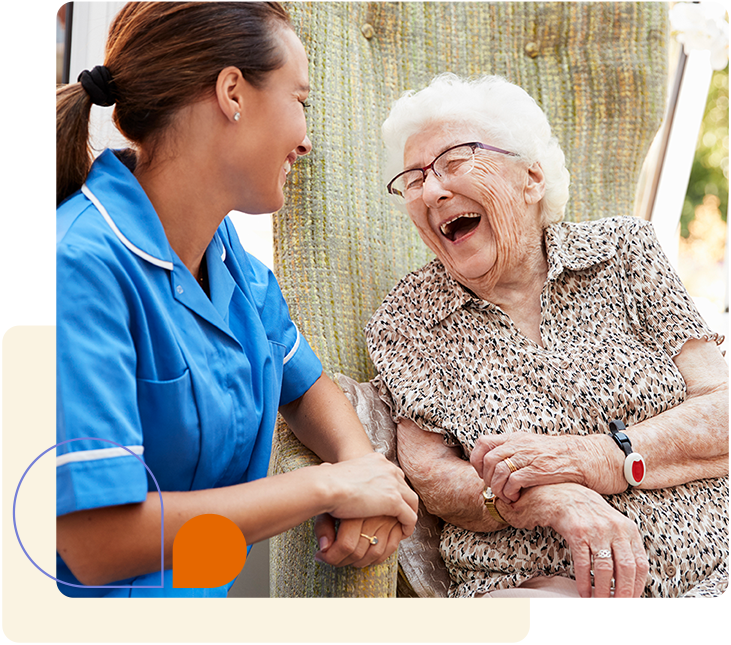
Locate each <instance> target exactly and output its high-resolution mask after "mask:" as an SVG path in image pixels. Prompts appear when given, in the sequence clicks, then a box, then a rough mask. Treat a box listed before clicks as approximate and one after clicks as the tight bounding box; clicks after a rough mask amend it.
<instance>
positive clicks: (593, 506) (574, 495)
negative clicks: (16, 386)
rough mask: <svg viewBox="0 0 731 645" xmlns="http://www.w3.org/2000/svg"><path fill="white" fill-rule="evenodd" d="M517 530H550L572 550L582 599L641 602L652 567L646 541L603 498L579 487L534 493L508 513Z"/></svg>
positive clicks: (548, 488)
mask: <svg viewBox="0 0 731 645" xmlns="http://www.w3.org/2000/svg"><path fill="white" fill-rule="evenodd" d="M505 516H506V519H507V520H508V521H509V522H510V523H511V524H512V525H513V526H515V527H518V528H527V529H531V528H534V527H535V526H550V527H551V528H552V529H553V530H554V531H556V532H557V533H558V534H560V535H561V536H562V537H563V538H564V539H565V540H566V542H567V544H568V546H569V548H570V549H571V558H572V560H573V563H574V576H575V578H576V585H577V587H578V591H579V594H580V595H581V596H582V598H589V597H591V595H592V575H591V574H592V571H593V573H594V576H593V585H594V589H593V591H594V596H595V597H597V598H608V597H609V596H610V595H612V594H611V588H612V580H614V597H615V598H631V597H639V596H640V595H641V594H642V591H643V589H644V587H645V583H646V580H647V574H648V572H649V564H648V561H647V555H646V554H645V549H644V545H643V542H642V536H641V535H640V532H639V530H638V528H637V526H636V525H635V524H634V522H632V521H630V520H629V519H628V518H627V517H625V516H624V515H622V514H621V513H620V512H619V511H617V510H616V509H615V508H614V507H612V506H611V505H610V504H609V503H608V502H607V501H606V500H605V499H604V498H603V497H602V496H601V495H599V494H598V493H596V492H595V491H593V490H590V489H588V488H586V487H585V486H579V485H577V484H553V485H549V486H537V487H534V488H530V489H528V490H527V491H525V493H524V494H523V496H522V497H521V499H520V500H519V502H518V503H516V504H515V505H510V506H508V508H506V509H505Z"/></svg>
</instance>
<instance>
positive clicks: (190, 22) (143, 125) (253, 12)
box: [56, 2, 291, 205]
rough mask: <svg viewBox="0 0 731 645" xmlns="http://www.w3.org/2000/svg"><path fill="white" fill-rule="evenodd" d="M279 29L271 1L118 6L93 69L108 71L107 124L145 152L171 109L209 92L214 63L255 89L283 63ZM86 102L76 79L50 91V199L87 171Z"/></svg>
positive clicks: (67, 191)
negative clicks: (100, 66) (100, 64)
mask: <svg viewBox="0 0 731 645" xmlns="http://www.w3.org/2000/svg"><path fill="white" fill-rule="evenodd" d="M282 27H291V23H290V19H289V15H288V14H287V12H286V10H285V9H284V8H283V7H282V5H280V4H279V3H278V2H130V3H128V4H126V5H125V6H124V7H123V8H122V10H121V11H120V12H119V14H118V15H117V16H116V18H115V19H114V21H113V22H112V25H111V27H110V29H109V36H108V38H107V45H106V54H105V60H104V67H105V68H106V70H103V73H102V74H101V76H102V77H104V76H105V75H107V74H108V75H110V76H111V81H110V82H109V83H108V84H106V83H102V85H103V86H104V89H108V90H109V92H107V94H111V96H112V100H110V101H109V102H110V103H114V104H115V107H114V116H113V119H114V123H115V125H116V126H117V128H118V129H119V131H120V132H121V133H122V134H123V135H124V136H125V137H126V138H127V139H129V141H131V142H132V143H134V144H137V145H140V146H141V145H144V146H145V151H146V153H147V156H148V158H149V157H150V156H151V155H152V153H153V151H154V149H155V148H156V146H157V145H158V144H159V143H160V141H161V139H162V137H163V136H164V134H165V132H166V130H167V128H168V126H170V124H171V123H172V121H173V117H174V116H175V114H176V113H177V112H178V110H180V108H182V107H184V106H186V105H189V104H191V103H193V102H195V101H197V100H200V99H202V98H204V97H205V96H206V95H207V94H209V93H210V94H213V93H214V92H215V84H216V80H217V78H218V74H219V72H220V71H221V70H222V69H224V68H225V67H228V66H235V67H238V68H239V69H240V70H241V73H242V75H243V76H244V78H245V79H246V80H247V81H249V82H250V83H251V84H252V85H254V86H255V87H261V86H262V85H263V84H264V82H265V79H266V76H267V74H268V73H269V72H271V71H273V70H275V69H278V68H280V67H281V66H282V65H284V62H285V61H284V54H283V52H282V50H281V48H280V46H279V41H278V38H277V30H278V29H281V28H282ZM107 70H108V71H107ZM94 78H96V79H97V80H98V79H99V78H100V76H99V74H96V75H95V76H94ZM107 85H108V87H107ZM102 93H104V92H102ZM92 102H93V101H92V98H91V96H90V94H89V93H88V92H87V90H85V89H84V88H83V87H82V84H81V83H78V82H77V83H72V84H69V85H65V86H62V87H59V88H58V89H57V91H56V204H57V205H58V204H60V203H61V202H62V201H63V200H64V199H66V198H67V197H68V196H70V195H71V194H72V193H74V192H75V191H76V190H78V189H79V188H80V187H81V185H82V184H83V183H84V181H85V180H86V176H87V175H88V173H89V169H90V167H91V162H92V155H91V150H90V147H89V115H90V110H91V106H92ZM97 103H98V100H97ZM99 104H104V103H99Z"/></svg>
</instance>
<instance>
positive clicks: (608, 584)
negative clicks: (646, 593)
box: [470, 432, 649, 598]
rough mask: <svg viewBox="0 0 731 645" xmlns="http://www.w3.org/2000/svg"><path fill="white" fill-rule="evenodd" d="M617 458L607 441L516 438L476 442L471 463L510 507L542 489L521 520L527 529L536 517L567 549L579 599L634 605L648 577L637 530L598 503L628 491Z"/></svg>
mask: <svg viewBox="0 0 731 645" xmlns="http://www.w3.org/2000/svg"><path fill="white" fill-rule="evenodd" d="M615 453H617V454H619V455H620V456H621V453H619V451H618V450H617V447H616V446H615V444H614V441H613V440H612V439H611V437H609V436H608V435H594V436H590V437H584V436H572V435H561V436H550V435H534V434H531V433H527V432H515V433H511V434H504V435H484V436H482V437H480V438H479V439H478V440H477V443H476V445H475V448H474V449H473V451H472V453H471V455H470V463H471V464H472V466H473V467H474V468H475V470H476V471H477V473H478V475H479V476H480V477H481V478H482V479H483V481H484V482H485V485H486V487H488V488H490V489H491V490H492V492H493V493H494V495H495V496H496V497H498V498H500V499H502V500H503V501H504V502H505V503H507V504H512V503H514V502H517V501H518V500H519V499H520V498H521V494H522V493H524V492H526V491H527V490H528V489H534V490H535V487H541V490H540V495H537V499H536V500H535V503H533V501H534V500H533V499H531V500H528V502H529V504H530V506H531V507H532V508H533V511H532V512H528V513H523V514H521V515H523V516H524V517H525V518H526V520H528V524H532V523H533V522H534V521H535V518H536V515H535V513H541V515H542V516H543V517H544V519H542V521H541V522H540V524H541V525H543V526H550V527H551V528H553V529H554V530H555V531H556V532H557V533H559V534H560V535H561V536H563V537H564V539H565V540H566V541H567V542H568V545H569V547H570V549H571V554H572V558H573V563H574V574H575V576H576V583H577V587H578V590H579V593H580V594H581V595H582V596H584V597H590V596H591V595H592V587H593V595H594V596H595V597H599V598H607V597H610V596H614V597H617V598H629V597H639V596H640V595H641V594H642V590H643V589H644V586H645V582H646V578H647V574H648V571H649V563H648V559H647V555H646V553H645V549H644V546H643V542H642V536H641V535H640V532H639V530H638V528H637V526H636V525H635V524H634V523H633V522H632V521H630V520H629V519H628V518H627V517H625V516H624V515H622V514H621V513H620V512H619V511H617V510H616V509H615V508H614V507H613V506H611V505H610V504H609V503H608V502H607V501H606V500H605V499H604V498H603V497H602V495H610V494H613V493H619V492H622V491H624V490H625V489H626V488H627V482H626V481H625V480H624V478H623V477H622V475H621V472H622V467H621V463H620V465H619V467H617V465H616V464H615V463H614V462H615V461H616V457H617V455H616V454H615ZM552 485H553V486H552ZM536 492H537V491H536ZM529 496H530V495H528V496H527V497H529ZM541 507H542V508H541ZM557 511H558V512H557ZM528 518H533V522H532V521H530V520H529V519H528ZM512 523H513V525H516V524H515V521H514V520H513V521H512ZM523 528H530V526H528V525H526V526H525V527H523Z"/></svg>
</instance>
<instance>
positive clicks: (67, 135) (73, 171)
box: [56, 83, 92, 206]
mask: <svg viewBox="0 0 731 645" xmlns="http://www.w3.org/2000/svg"><path fill="white" fill-rule="evenodd" d="M90 113H91V99H90V98H89V95H88V94H87V93H86V92H85V91H84V89H83V88H82V87H81V83H74V84H72V85H64V86H62V87H59V88H58V89H57V90H56V206H58V205H59V204H61V202H62V201H64V200H65V199H66V198H67V197H69V196H70V195H72V194H73V193H75V192H76V191H77V190H79V188H81V186H82V184H83V183H84V182H85V181H86V176H87V175H88V174H89V169H90V168H91V162H92V156H91V148H90V147H89V115H90Z"/></svg>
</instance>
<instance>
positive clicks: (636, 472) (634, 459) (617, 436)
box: [609, 419, 646, 486]
mask: <svg viewBox="0 0 731 645" xmlns="http://www.w3.org/2000/svg"><path fill="white" fill-rule="evenodd" d="M626 429H627V427H626V426H625V425H624V423H622V421H620V420H619V419H615V420H614V421H610V422H609V433H610V434H611V435H612V439H614V441H615V443H616V444H617V445H618V446H619V447H620V448H621V450H622V452H623V453H624V478H625V479H626V480H627V483H628V484H630V485H631V486H639V485H640V484H641V483H642V482H643V480H644V479H645V473H646V467H645V460H644V459H643V457H642V455H641V454H639V453H638V452H635V451H634V450H632V442H631V441H630V440H629V437H628V436H627V435H626V434H625V433H624V432H622V431H623V430H626Z"/></svg>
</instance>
